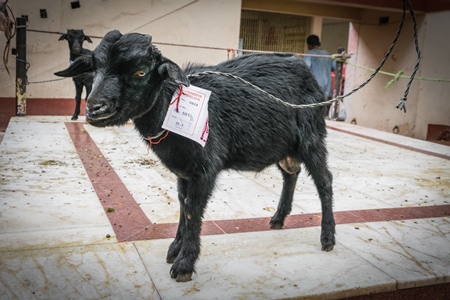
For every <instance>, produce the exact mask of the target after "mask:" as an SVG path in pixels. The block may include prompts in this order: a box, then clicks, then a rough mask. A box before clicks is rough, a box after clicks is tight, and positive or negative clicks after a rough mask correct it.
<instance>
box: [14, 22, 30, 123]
mask: <svg viewBox="0 0 450 300" xmlns="http://www.w3.org/2000/svg"><path fill="white" fill-rule="evenodd" d="M16 21H17V36H16V49H17V54H16V55H17V57H16V116H25V115H26V114H27V98H26V91H27V64H28V63H27V19H26V18H16Z"/></svg>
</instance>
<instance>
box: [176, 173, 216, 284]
mask: <svg viewBox="0 0 450 300" xmlns="http://www.w3.org/2000/svg"><path fill="white" fill-rule="evenodd" d="M215 178H216V176H211V175H208V176H206V175H204V176H200V177H197V178H193V179H191V180H189V181H187V190H186V191H187V194H186V198H185V199H184V203H183V204H182V205H181V209H183V211H182V212H180V224H179V225H178V232H177V237H178V236H180V237H181V239H180V240H179V241H177V238H175V241H174V242H173V243H172V244H171V245H170V248H169V255H172V257H173V255H174V254H175V253H176V252H178V254H177V256H176V259H175V261H174V263H173V265H172V268H171V269H170V275H171V277H172V278H175V279H176V281H189V280H191V279H192V273H194V272H195V262H196V261H197V259H198V257H199V255H200V231H201V226H202V218H203V213H204V211H205V208H206V204H207V201H208V198H209V196H210V195H211V193H212V190H213V188H214V182H215ZM181 216H183V217H181ZM183 222H184V224H183Z"/></svg>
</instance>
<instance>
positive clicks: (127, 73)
mask: <svg viewBox="0 0 450 300" xmlns="http://www.w3.org/2000/svg"><path fill="white" fill-rule="evenodd" d="M151 41H152V37H151V36H150V35H144V34H138V33H129V34H125V35H122V34H121V33H120V32H119V31H117V30H114V31H111V32H109V33H107V34H106V35H105V37H104V38H103V39H102V41H101V42H100V44H99V45H98V46H97V47H96V48H95V50H94V51H93V53H92V57H88V56H80V57H79V58H77V59H76V60H75V61H74V62H73V63H72V64H71V65H70V67H69V68H67V69H66V70H63V71H60V72H56V73H55V75H57V76H63V77H74V76H77V75H81V74H83V73H86V72H92V71H93V72H94V85H93V89H92V92H91V93H90V94H89V97H88V99H87V105H86V120H87V121H88V122H89V123H91V124H92V125H94V126H98V127H105V126H114V125H122V124H124V123H126V122H127V121H128V120H129V119H135V118H138V117H140V116H142V115H143V114H145V113H146V112H148V111H150V110H151V109H152V108H153V107H154V105H155V103H156V101H162V100H159V99H158V97H157V95H158V93H159V92H160V91H161V89H162V86H163V85H164V84H166V83H167V84H172V85H173V86H177V85H180V84H184V85H186V86H189V80H188V79H187V77H186V76H185V75H184V73H183V71H182V70H181V68H180V67H179V66H178V65H177V64H175V63H174V62H172V61H171V60H169V59H167V58H165V57H164V56H162V55H161V53H160V51H159V50H158V49H157V48H156V47H155V46H153V45H152V43H151ZM169 100H170V99H169Z"/></svg>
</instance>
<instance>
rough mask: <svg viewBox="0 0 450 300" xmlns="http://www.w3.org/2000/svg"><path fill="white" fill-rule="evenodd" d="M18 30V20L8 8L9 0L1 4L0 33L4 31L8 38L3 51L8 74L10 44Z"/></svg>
mask: <svg viewBox="0 0 450 300" xmlns="http://www.w3.org/2000/svg"><path fill="white" fill-rule="evenodd" d="M16 30H17V25H16V19H15V18H14V14H13V12H12V10H11V8H10V7H9V6H8V0H6V1H5V2H0V31H3V32H4V33H5V37H6V45H5V49H4V50H3V64H4V65H5V68H6V72H8V74H9V69H8V57H9V49H10V48H11V43H10V42H11V40H12V38H13V37H14V35H15V34H16Z"/></svg>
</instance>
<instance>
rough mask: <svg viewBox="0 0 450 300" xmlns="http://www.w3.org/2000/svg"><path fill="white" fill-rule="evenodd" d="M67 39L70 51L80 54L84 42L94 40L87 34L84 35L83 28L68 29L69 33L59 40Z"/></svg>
mask: <svg viewBox="0 0 450 300" xmlns="http://www.w3.org/2000/svg"><path fill="white" fill-rule="evenodd" d="M63 40H67V41H68V42H69V49H70V52H72V53H74V54H80V53H81V48H82V47H83V42H84V41H88V42H89V43H92V40H91V38H90V37H88V36H87V35H84V33H83V30H81V29H67V33H64V34H63V35H61V37H60V38H59V41H63Z"/></svg>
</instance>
